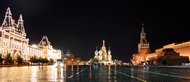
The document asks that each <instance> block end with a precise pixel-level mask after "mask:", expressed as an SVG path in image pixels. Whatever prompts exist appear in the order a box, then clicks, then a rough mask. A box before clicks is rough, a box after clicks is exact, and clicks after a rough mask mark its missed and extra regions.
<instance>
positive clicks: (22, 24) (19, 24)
mask: <svg viewBox="0 0 190 82" xmlns="http://www.w3.org/2000/svg"><path fill="white" fill-rule="evenodd" d="M18 29H20V32H21V33H25V29H24V21H23V17H22V14H20V17H19V19H18Z"/></svg>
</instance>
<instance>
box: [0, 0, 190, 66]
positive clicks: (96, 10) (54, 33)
mask: <svg viewBox="0 0 190 82" xmlns="http://www.w3.org/2000/svg"><path fill="white" fill-rule="evenodd" d="M8 7H10V9H11V12H12V15H13V18H14V19H15V20H18V18H19V15H20V14H22V15H23V20H24V26H25V30H26V33H27V37H28V38H29V39H30V42H29V43H30V44H38V43H39V42H40V40H41V39H42V37H43V36H47V37H48V39H49V41H50V42H51V44H52V45H53V47H54V48H55V49H61V50H62V51H63V53H66V51H67V50H70V51H71V52H72V53H74V54H75V55H78V56H80V57H81V58H82V60H89V59H90V58H93V57H94V51H95V49H96V46H97V47H98V48H99V47H101V46H102V40H103V39H105V41H106V47H107V49H108V47H109V46H110V48H111V51H112V57H113V59H119V60H122V61H127V62H128V61H129V60H130V59H131V56H132V54H133V53H137V45H138V43H139V41H140V40H139V39H140V32H141V23H142V22H144V24H145V32H146V34H147V40H148V42H149V43H150V49H151V52H154V50H155V49H158V48H161V47H162V46H163V45H166V44H170V43H181V42H185V41H189V40H190V31H189V27H190V25H189V23H190V21H189V20H190V19H189V15H190V14H189V13H188V12H189V8H190V7H189V4H188V3H187V2H179V1H170V2H169V1H168V2H166V1H165V0H163V1H160V0H159V1H152V0H151V1H147V0H146V1H145V0H135V1H134V0H133V1H128V0H1V1H0V24H2V22H3V20H4V16H5V12H6V10H7V8H8Z"/></svg>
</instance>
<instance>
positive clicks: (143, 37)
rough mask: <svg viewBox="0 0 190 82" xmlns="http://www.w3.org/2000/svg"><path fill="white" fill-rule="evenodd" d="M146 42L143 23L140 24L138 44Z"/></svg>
mask: <svg viewBox="0 0 190 82" xmlns="http://www.w3.org/2000/svg"><path fill="white" fill-rule="evenodd" d="M145 41H146V33H145V31H144V23H142V30H141V33H140V43H143V42H145Z"/></svg>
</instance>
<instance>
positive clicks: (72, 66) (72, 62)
mask: <svg viewBox="0 0 190 82" xmlns="http://www.w3.org/2000/svg"><path fill="white" fill-rule="evenodd" d="M71 61H72V62H71V63H72V66H71V70H72V71H73V59H71Z"/></svg>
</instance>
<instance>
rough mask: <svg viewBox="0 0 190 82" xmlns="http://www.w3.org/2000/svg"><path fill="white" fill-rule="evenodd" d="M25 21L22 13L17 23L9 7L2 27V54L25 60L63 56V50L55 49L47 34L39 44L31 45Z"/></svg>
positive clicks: (0, 29) (0, 38) (0, 35)
mask: <svg viewBox="0 0 190 82" xmlns="http://www.w3.org/2000/svg"><path fill="white" fill-rule="evenodd" d="M26 35H27V34H26V32H25V28H24V21H23V17H22V15H20V17H19V19H18V22H17V23H16V22H15V21H14V20H13V19H12V13H11V10H10V8H7V11H6V13H5V18H4V21H3V23H2V25H1V27H0V55H1V57H2V58H3V57H5V56H6V55H7V54H10V55H11V57H12V58H16V57H17V56H20V57H21V58H23V60H29V59H30V57H32V56H36V57H37V58H39V57H41V58H47V59H48V60H50V59H51V58H52V59H53V60H54V61H55V60H56V59H58V58H61V53H62V52H61V50H59V49H54V48H53V47H52V45H51V44H50V42H49V41H48V38H47V36H43V37H42V39H41V41H40V42H39V44H38V45H29V38H26Z"/></svg>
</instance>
